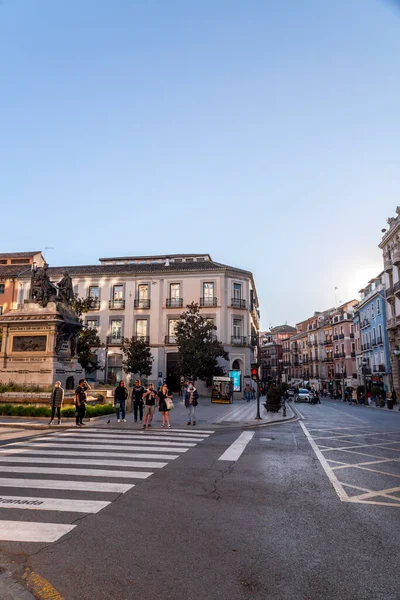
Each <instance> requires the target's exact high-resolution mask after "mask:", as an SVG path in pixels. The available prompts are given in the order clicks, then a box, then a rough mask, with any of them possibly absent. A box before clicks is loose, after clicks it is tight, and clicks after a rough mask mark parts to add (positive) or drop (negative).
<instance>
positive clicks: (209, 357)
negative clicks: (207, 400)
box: [175, 302, 229, 383]
mask: <svg viewBox="0 0 400 600" xmlns="http://www.w3.org/2000/svg"><path fill="white" fill-rule="evenodd" d="M216 329H217V328H216V327H215V325H214V324H213V323H212V322H211V321H210V320H209V319H206V318H204V317H203V316H202V315H201V314H200V309H199V305H198V304H196V303H194V302H192V304H190V305H189V306H188V307H187V310H186V311H185V312H183V313H182V314H181V316H180V318H179V320H178V322H177V323H176V326H175V337H176V341H177V345H178V354H179V368H180V372H181V375H183V376H184V377H193V379H200V380H202V381H207V382H208V383H211V378H212V377H213V376H214V375H224V374H225V371H224V369H223V367H221V366H220V365H219V364H218V358H224V359H225V360H228V359H229V354H228V353H227V352H226V350H225V348H224V346H223V345H222V343H221V342H219V341H218V340H217V339H216V337H215V335H213V332H214V331H215V330H216Z"/></svg>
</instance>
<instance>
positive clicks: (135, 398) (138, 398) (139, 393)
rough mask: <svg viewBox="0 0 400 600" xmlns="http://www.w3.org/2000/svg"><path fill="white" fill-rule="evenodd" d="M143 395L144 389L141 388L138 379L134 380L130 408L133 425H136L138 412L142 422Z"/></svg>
mask: <svg viewBox="0 0 400 600" xmlns="http://www.w3.org/2000/svg"><path fill="white" fill-rule="evenodd" d="M143 394H144V387H143V386H142V384H141V382H140V380H139V379H136V381H135V385H134V387H133V390H132V408H133V418H134V420H135V423H137V418H138V412H139V416H140V420H141V421H142V420H143V406H144V403H143Z"/></svg>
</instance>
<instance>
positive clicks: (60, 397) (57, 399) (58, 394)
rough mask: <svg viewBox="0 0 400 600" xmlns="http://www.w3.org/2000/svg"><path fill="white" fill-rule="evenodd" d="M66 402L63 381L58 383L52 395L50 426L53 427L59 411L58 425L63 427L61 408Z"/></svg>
mask: <svg viewBox="0 0 400 600" xmlns="http://www.w3.org/2000/svg"><path fill="white" fill-rule="evenodd" d="M63 402H64V390H63V388H62V387H61V381H56V382H55V384H54V389H53V391H52V393H51V418H50V423H49V425H53V423H54V416H55V414H56V410H57V419H58V425H61V407H62V403H63Z"/></svg>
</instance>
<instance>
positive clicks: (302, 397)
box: [294, 388, 310, 402]
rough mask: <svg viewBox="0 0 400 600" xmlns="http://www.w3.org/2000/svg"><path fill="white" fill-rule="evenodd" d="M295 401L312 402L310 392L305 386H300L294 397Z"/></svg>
mask: <svg viewBox="0 0 400 600" xmlns="http://www.w3.org/2000/svg"><path fill="white" fill-rule="evenodd" d="M294 401H295V402H310V392H309V391H308V390H306V389H305V388H299V391H298V393H297V396H296V397H295V399H294Z"/></svg>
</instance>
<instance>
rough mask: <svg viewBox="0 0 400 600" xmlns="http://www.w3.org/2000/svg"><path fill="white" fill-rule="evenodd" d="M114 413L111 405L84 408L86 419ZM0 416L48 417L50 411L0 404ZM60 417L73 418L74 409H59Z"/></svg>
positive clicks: (19, 405)
mask: <svg viewBox="0 0 400 600" xmlns="http://www.w3.org/2000/svg"><path fill="white" fill-rule="evenodd" d="M114 412H115V408H114V406H113V405H112V404H96V405H95V406H86V418H88V419H89V418H90V417H99V416H101V415H111V414H113V413H114ZM0 415H2V416H5V417H50V416H51V409H50V408H47V407H46V406H38V407H36V406H32V405H29V404H28V405H27V406H22V405H21V404H18V405H15V404H0ZM61 416H62V417H65V418H68V417H75V408H74V407H70V408H63V409H61Z"/></svg>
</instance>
